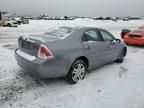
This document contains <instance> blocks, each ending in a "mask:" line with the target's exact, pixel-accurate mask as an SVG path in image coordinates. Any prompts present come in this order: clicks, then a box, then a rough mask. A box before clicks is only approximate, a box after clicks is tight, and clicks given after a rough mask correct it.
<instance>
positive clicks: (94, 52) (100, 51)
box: [82, 29, 106, 68]
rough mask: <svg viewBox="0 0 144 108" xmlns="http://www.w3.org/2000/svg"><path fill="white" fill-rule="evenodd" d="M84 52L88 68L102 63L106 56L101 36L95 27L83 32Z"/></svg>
mask: <svg viewBox="0 0 144 108" xmlns="http://www.w3.org/2000/svg"><path fill="white" fill-rule="evenodd" d="M82 41H83V46H84V53H85V54H86V55H87V57H88V59H89V63H90V68H92V67H95V66H99V65H101V64H103V63H104V62H105V61H104V60H105V57H106V51H105V44H104V42H103V41H102V37H101V36H100V34H99V32H98V31H97V30H95V29H91V30H87V31H85V32H84V34H83V37H82Z"/></svg>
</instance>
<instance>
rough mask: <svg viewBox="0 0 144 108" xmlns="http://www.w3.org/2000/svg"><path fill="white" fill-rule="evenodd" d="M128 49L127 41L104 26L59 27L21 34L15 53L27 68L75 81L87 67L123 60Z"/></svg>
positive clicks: (20, 62)
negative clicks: (40, 32) (42, 32)
mask: <svg viewBox="0 0 144 108" xmlns="http://www.w3.org/2000/svg"><path fill="white" fill-rule="evenodd" d="M126 52H127V48H126V45H125V44H124V43H123V42H121V40H120V39H116V38H115V37H114V36H113V35H112V34H111V33H109V32H108V31H106V30H104V29H100V28H94V27H58V28H54V29H51V30H48V31H47V32H45V33H44V34H43V35H31V36H26V37H24V36H21V37H19V39H18V48H17V49H16V50H15V57H16V60H17V63H18V65H19V66H20V67H21V68H23V69H24V70H25V71H26V72H31V73H33V74H36V75H38V76H39V77H41V78H50V77H66V79H67V81H68V82H69V83H72V84H75V83H77V82H79V81H80V80H82V79H84V77H85V74H86V72H87V70H90V69H93V68H95V67H99V66H102V65H105V64H108V63H110V62H113V61H116V62H118V63H122V62H123V60H124V57H125V55H126Z"/></svg>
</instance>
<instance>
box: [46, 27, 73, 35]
mask: <svg viewBox="0 0 144 108" xmlns="http://www.w3.org/2000/svg"><path fill="white" fill-rule="evenodd" d="M75 29H76V28H72V27H59V28H57V29H54V30H51V31H49V32H46V33H44V35H45V37H49V36H54V37H64V36H66V35H67V34H69V33H71V32H73V31H74V30H75Z"/></svg>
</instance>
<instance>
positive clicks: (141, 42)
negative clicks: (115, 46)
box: [124, 37, 144, 45]
mask: <svg viewBox="0 0 144 108" xmlns="http://www.w3.org/2000/svg"><path fill="white" fill-rule="evenodd" d="M124 42H125V43H128V44H134V45H144V39H141V38H140V39H134V38H128V37H126V38H124Z"/></svg>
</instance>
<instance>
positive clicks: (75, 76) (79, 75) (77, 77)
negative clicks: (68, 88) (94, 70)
mask: <svg viewBox="0 0 144 108" xmlns="http://www.w3.org/2000/svg"><path fill="white" fill-rule="evenodd" d="M86 71H87V65H86V63H85V62H84V61H82V60H77V61H75V62H74V63H73V64H72V66H71V68H70V71H69V73H68V75H67V81H68V82H69V83H71V84H76V83H78V82H79V81H81V80H83V79H84V77H85V74H86Z"/></svg>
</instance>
